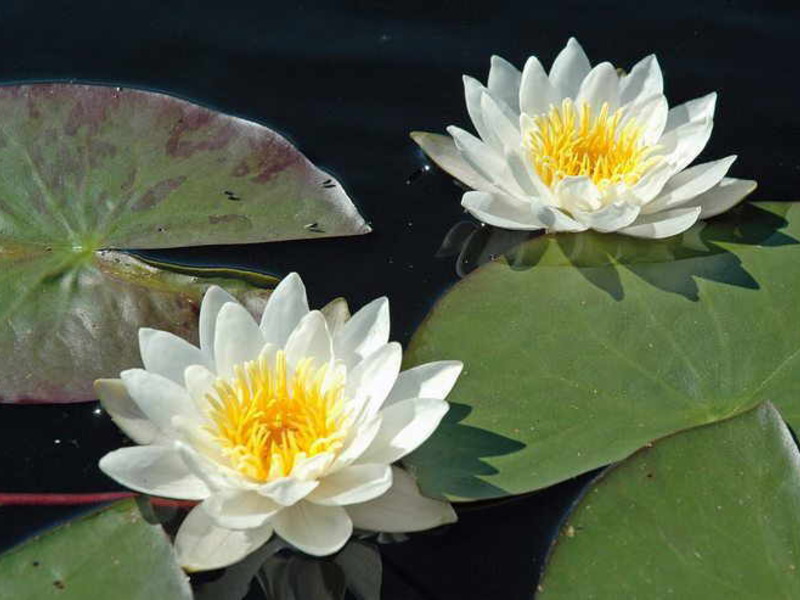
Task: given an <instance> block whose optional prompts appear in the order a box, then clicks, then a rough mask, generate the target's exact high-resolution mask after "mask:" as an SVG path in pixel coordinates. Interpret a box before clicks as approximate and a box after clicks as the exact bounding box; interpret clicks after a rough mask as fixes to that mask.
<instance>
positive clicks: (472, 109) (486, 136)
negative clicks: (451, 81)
mask: <svg viewBox="0 0 800 600" xmlns="http://www.w3.org/2000/svg"><path fill="white" fill-rule="evenodd" d="M462 80H463V82H464V101H465V102H466V104H467V113H468V114H469V118H470V119H471V120H472V124H473V125H474V126H475V131H477V132H478V135H479V136H480V138H481V139H482V140H483V141H484V142H486V143H487V144H491V145H492V146H495V144H494V139H493V137H492V134H491V132H488V131H487V128H486V125H485V123H484V119H483V111H482V110H481V96H482V95H483V90H484V89H485V88H484V87H483V85H482V84H481V83H480V82H479V81H478V80H477V79H475V78H474V77H470V76H469V75H464V76H463V77H462Z"/></svg>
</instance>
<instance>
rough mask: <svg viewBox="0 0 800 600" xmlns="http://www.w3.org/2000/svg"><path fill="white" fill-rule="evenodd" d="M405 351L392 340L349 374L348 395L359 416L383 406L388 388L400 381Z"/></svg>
mask: <svg viewBox="0 0 800 600" xmlns="http://www.w3.org/2000/svg"><path fill="white" fill-rule="evenodd" d="M402 360H403V351H402V349H401V348H400V344H398V343H397V342H389V343H388V344H386V345H385V346H382V347H381V348H379V349H378V350H376V351H375V352H373V353H372V354H370V355H369V356H368V357H367V358H365V359H364V360H363V361H361V362H360V363H359V364H358V366H356V368H354V369H353V370H352V371H350V372H349V373H348V375H347V383H346V384H345V392H344V393H345V397H346V398H348V399H349V401H350V403H351V404H350V406H352V408H353V410H354V411H355V414H357V415H360V418H359V420H360V419H361V418H367V417H371V416H372V415H374V414H375V413H377V412H378V410H380V408H381V406H382V405H383V401H384V400H386V396H388V395H389V391H390V390H391V389H392V388H393V387H394V383H395V381H397V374H398V373H399V372H400V363H401V362H402Z"/></svg>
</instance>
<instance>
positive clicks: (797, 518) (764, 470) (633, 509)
mask: <svg viewBox="0 0 800 600" xmlns="http://www.w3.org/2000/svg"><path fill="white" fill-rule="evenodd" d="M798 597H800V453H798V451H797V447H796V446H795V443H794V441H793V440H792V437H791V434H790V433H789V431H788V430H787V428H786V426H785V425H784V424H783V421H782V420H781V418H780V415H779V414H778V413H777V411H776V410H775V409H774V408H772V407H771V406H770V405H768V404H765V405H762V406H760V407H758V408H756V409H753V410H751V411H749V412H747V413H745V414H742V415H739V416H737V417H735V418H733V419H730V420H727V421H724V422H721V423H715V424H713V425H707V426H705V427H699V428H696V429H692V430H690V431H685V432H682V433H679V434H676V435H674V436H671V437H669V438H666V439H664V440H661V441H659V442H656V443H655V444H654V445H653V447H652V448H647V449H644V450H642V451H640V452H639V453H637V454H635V455H634V456H632V457H631V458H629V459H628V460H626V461H624V462H623V463H621V464H620V465H618V466H616V467H612V468H610V469H609V470H608V471H606V472H605V473H604V474H603V475H602V476H601V477H599V478H598V479H597V480H596V481H595V482H594V483H592V485H590V487H589V489H588V490H587V491H586V492H585V494H584V496H583V498H582V499H581V500H580V501H579V502H578V503H577V505H576V506H575V508H574V509H573V511H572V513H571V515H570V516H569V518H568V519H567V521H566V523H565V524H564V527H563V530H562V532H561V535H560V536H559V538H558V540H557V542H556V543H555V545H554V547H553V549H552V551H551V555H550V558H549V561H548V564H547V567H546V569H545V572H544V576H543V578H542V580H541V583H540V591H539V594H538V595H537V598H538V599H539V600H559V599H561V598H563V599H570V600H572V599H574V598H585V599H587V600H588V599H593V600H605V599H608V600H612V599H613V600H618V599H619V598H626V599H630V600H637V599H642V600H644V599H647V600H656V599H658V598H703V599H704V600H706V599H707V600H715V599H717V598H718V599H722V600H735V599H739V598H741V599H745V598H774V599H777V598H786V599H787V600H788V599H789V598H798Z"/></svg>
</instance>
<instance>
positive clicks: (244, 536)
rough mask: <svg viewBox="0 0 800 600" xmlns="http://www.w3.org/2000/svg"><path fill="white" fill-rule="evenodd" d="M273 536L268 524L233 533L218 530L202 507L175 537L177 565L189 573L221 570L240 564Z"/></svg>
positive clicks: (188, 518)
mask: <svg viewBox="0 0 800 600" xmlns="http://www.w3.org/2000/svg"><path fill="white" fill-rule="evenodd" d="M270 537H272V526H271V525H270V524H269V523H268V524H266V525H263V526H261V527H259V528H256V529H247V530H244V531H234V530H232V529H225V528H223V527H219V526H218V525H216V524H215V523H214V521H213V520H212V519H211V517H210V516H209V515H208V513H207V512H206V511H205V509H204V508H203V505H202V504H201V505H199V506H196V507H194V508H193V509H192V511H191V512H190V513H189V514H188V515H187V517H186V519H185V520H184V521H183V523H182V524H181V527H180V529H179V530H178V535H177V536H176V537H175V551H176V552H177V558H178V562H179V563H180V565H181V566H183V567H184V568H185V569H186V570H187V571H208V570H211V569H221V568H222V567H227V566H229V565H232V564H233V563H236V562H239V561H240V560H241V559H243V558H244V557H245V556H247V555H248V554H250V553H251V552H253V551H254V550H257V549H258V548H260V547H261V546H263V545H264V544H265V543H266V542H267V541H268V540H269V538H270Z"/></svg>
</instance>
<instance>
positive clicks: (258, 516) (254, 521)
mask: <svg viewBox="0 0 800 600" xmlns="http://www.w3.org/2000/svg"><path fill="white" fill-rule="evenodd" d="M203 508H204V509H205V511H206V512H207V513H208V516H210V517H211V518H212V519H213V520H214V522H215V523H216V524H217V525H218V526H219V527H223V528H225V529H254V528H256V527H261V526H262V525H264V524H265V523H266V522H267V521H268V520H269V518H270V517H272V516H273V515H275V514H276V513H277V512H278V511H279V510H281V509H282V508H283V506H282V505H280V504H278V503H277V502H273V501H272V500H270V499H269V498H265V497H264V496H261V495H260V494H258V493H256V492H254V491H252V490H227V491H223V492H217V493H215V494H214V495H213V496H211V497H210V498H208V500H206V501H205V502H204V503H203Z"/></svg>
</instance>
